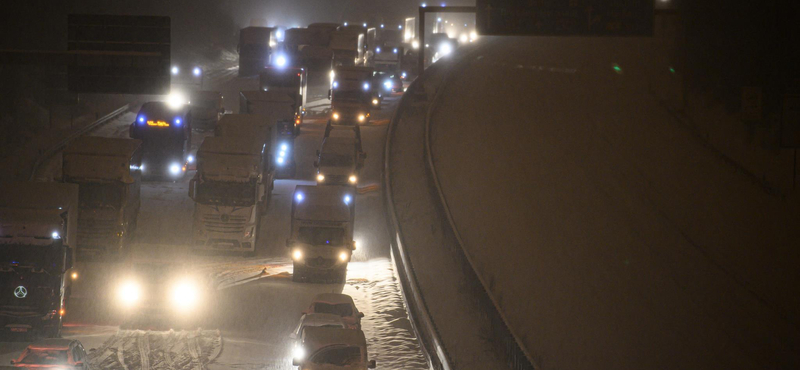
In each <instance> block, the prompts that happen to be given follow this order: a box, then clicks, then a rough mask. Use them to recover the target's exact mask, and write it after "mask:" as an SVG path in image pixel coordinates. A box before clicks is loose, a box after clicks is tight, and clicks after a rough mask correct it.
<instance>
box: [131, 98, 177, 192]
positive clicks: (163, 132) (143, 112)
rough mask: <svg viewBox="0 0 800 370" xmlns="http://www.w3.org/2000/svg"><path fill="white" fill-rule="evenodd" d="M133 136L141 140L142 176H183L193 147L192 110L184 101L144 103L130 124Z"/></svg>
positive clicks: (166, 177)
mask: <svg viewBox="0 0 800 370" xmlns="http://www.w3.org/2000/svg"><path fill="white" fill-rule="evenodd" d="M130 137H131V138H133V139H138V140H141V141H142V165H141V167H140V168H139V171H141V173H142V177H143V178H154V179H169V180H175V179H177V178H180V177H183V175H184V174H185V172H186V166H187V164H188V162H189V152H190V150H191V148H192V112H191V110H190V109H189V106H188V105H187V104H185V103H182V102H181V103H176V104H169V103H167V102H163V101H152V102H147V103H144V104H142V107H141V109H139V114H137V115H136V119H135V121H134V122H133V123H132V124H131V126H130Z"/></svg>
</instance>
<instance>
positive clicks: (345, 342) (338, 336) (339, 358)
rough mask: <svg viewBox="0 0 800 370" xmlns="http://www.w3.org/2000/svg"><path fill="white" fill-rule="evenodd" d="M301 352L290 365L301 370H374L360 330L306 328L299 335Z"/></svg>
mask: <svg viewBox="0 0 800 370" xmlns="http://www.w3.org/2000/svg"><path fill="white" fill-rule="evenodd" d="M300 348H301V350H300V351H299V353H298V355H299V356H297V357H295V358H294V359H292V365H294V366H299V367H300V369H301V370H314V369H353V370H356V369H358V370H366V369H374V368H375V366H376V364H375V360H368V354H367V340H366V338H365V337H364V332H363V331H361V330H350V329H339V328H326V327H310V328H307V329H306V330H305V331H304V332H303V338H302V344H301V347H300Z"/></svg>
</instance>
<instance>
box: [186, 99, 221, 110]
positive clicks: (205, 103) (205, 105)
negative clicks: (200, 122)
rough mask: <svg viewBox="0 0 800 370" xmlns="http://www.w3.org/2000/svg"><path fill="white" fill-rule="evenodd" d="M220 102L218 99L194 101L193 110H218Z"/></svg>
mask: <svg viewBox="0 0 800 370" xmlns="http://www.w3.org/2000/svg"><path fill="white" fill-rule="evenodd" d="M218 105H219V100H216V99H192V108H194V107H198V108H201V109H217V106H218Z"/></svg>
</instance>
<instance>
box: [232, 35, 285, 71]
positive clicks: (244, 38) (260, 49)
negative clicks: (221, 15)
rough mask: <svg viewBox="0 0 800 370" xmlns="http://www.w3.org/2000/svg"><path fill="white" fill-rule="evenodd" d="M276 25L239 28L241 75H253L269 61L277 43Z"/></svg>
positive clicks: (238, 48)
mask: <svg viewBox="0 0 800 370" xmlns="http://www.w3.org/2000/svg"><path fill="white" fill-rule="evenodd" d="M275 30H276V28H274V27H245V28H242V29H241V30H239V45H238V46H237V47H236V51H237V52H238V53H239V77H247V76H253V75H256V74H258V73H259V72H261V69H263V68H264V67H265V66H267V64H268V63H269V58H270V54H271V53H272V47H274V46H275V45H276V42H277V39H276V38H275Z"/></svg>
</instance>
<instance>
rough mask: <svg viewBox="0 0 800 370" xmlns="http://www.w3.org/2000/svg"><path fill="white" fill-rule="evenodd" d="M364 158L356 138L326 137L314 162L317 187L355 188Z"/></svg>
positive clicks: (364, 154) (352, 136)
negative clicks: (343, 186) (344, 186)
mask: <svg viewBox="0 0 800 370" xmlns="http://www.w3.org/2000/svg"><path fill="white" fill-rule="evenodd" d="M336 131H342V130H336ZM366 156H367V155H366V153H364V152H363V151H362V150H361V142H360V140H359V138H358V137H357V136H354V135H351V136H350V137H326V138H325V139H323V141H322V146H321V148H320V150H318V151H317V160H315V161H314V167H316V168H317V177H316V179H317V185H350V186H356V185H357V184H358V171H359V170H360V169H361V168H362V167H363V166H364V159H366Z"/></svg>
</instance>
